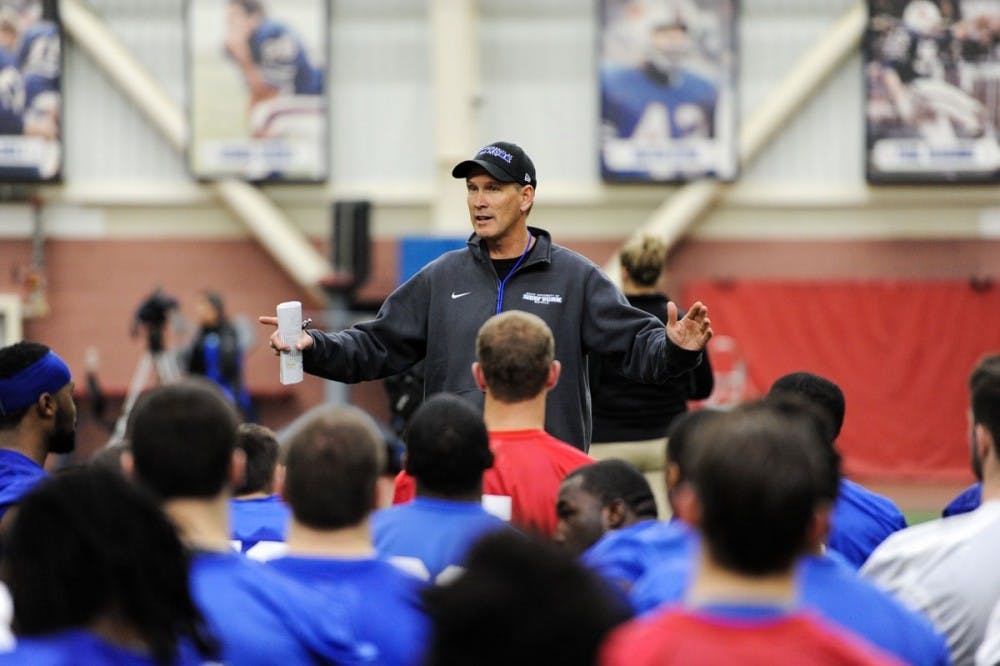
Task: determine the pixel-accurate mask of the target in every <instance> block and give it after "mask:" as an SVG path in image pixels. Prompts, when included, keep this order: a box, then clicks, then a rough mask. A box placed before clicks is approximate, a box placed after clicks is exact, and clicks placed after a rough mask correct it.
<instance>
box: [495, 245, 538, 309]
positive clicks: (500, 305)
mask: <svg viewBox="0 0 1000 666" xmlns="http://www.w3.org/2000/svg"><path fill="white" fill-rule="evenodd" d="M530 249H531V232H530V231H529V232H528V244H527V245H525V246H524V252H522V253H521V258H520V259H518V260H517V263H516V264H514V266H513V267H512V268H511V269H510V270H509V271H507V275H505V276H504V277H503V279H502V280H500V283H499V288H498V289H497V311H496V314H500V312H501V311H502V310H503V290H504V288H505V287H506V286H507V280H509V279H510V276H511V275H513V274H514V271H516V270H517V267H518V266H520V265H521V263H522V262H523V261H524V258H525V257H527V256H528V250H530Z"/></svg>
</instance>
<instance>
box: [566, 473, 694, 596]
mask: <svg viewBox="0 0 1000 666" xmlns="http://www.w3.org/2000/svg"><path fill="white" fill-rule="evenodd" d="M556 514H557V515H558V517H559V523H558V525H557V526H556V534H555V541H556V543H560V544H562V545H563V546H565V547H566V548H567V549H568V550H569V552H571V553H573V554H574V555H578V556H579V557H580V560H581V561H582V562H583V564H584V565H586V566H587V567H589V568H590V569H592V570H593V571H596V572H597V573H599V574H601V576H603V577H604V578H605V579H606V580H608V581H609V582H611V583H614V584H615V585H617V586H619V587H620V588H621V589H622V591H623V592H628V590H629V589H631V587H632V585H633V584H634V583H635V581H636V580H638V579H639V578H640V577H641V576H642V575H643V574H644V573H645V572H646V571H647V570H648V569H649V567H651V566H652V565H653V564H655V563H656V562H658V561H660V560H661V559H663V558H666V557H669V556H670V555H671V554H673V553H674V552H676V551H677V550H681V551H684V550H686V549H687V548H688V546H689V544H690V542H691V539H690V530H688V528H687V527H686V526H684V525H683V524H681V523H678V522H663V521H660V520H657V510H656V500H655V498H654V497H653V491H652V489H651V488H650V487H649V483H648V481H646V477H645V476H644V475H643V474H642V472H640V471H639V470H638V468H636V467H635V466H634V465H632V464H631V463H628V462H626V461H624V460H620V459H615V458H611V459H608V460H602V461H600V462H597V463H593V464H590V465H584V466H583V467H579V468H577V469H575V470H573V471H572V472H570V473H569V474H567V475H566V478H565V479H564V480H563V482H562V485H561V486H560V488H559V499H558V501H557V504H556Z"/></svg>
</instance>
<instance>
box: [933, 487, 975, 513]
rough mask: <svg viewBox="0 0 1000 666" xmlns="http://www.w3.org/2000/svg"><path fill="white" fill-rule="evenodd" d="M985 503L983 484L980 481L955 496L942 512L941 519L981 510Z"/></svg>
mask: <svg viewBox="0 0 1000 666" xmlns="http://www.w3.org/2000/svg"><path fill="white" fill-rule="evenodd" d="M982 503H983V484H982V482H980V481H977V482H976V483H973V484H972V485H971V486H969V487H968V488H966V489H965V490H963V491H962V492H960V493H959V494H957V495H955V497H953V498H952V500H951V501H950V502H948V504H947V505H946V506H945V507H944V509H943V510H942V511H941V517H942V518H947V517H948V516H957V515H959V514H961V513H969V512H970V511H975V510H976V509H978V508H979V505H980V504H982Z"/></svg>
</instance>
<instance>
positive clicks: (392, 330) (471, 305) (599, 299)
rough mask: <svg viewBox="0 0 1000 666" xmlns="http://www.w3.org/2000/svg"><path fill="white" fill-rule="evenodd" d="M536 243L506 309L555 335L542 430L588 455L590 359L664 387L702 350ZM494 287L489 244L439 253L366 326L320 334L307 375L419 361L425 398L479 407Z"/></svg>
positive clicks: (553, 248)
mask: <svg viewBox="0 0 1000 666" xmlns="http://www.w3.org/2000/svg"><path fill="white" fill-rule="evenodd" d="M529 230H530V231H531V233H532V234H533V235H534V236H535V239H536V241H535V246H534V247H533V248H532V250H531V253H530V254H529V255H528V257H527V259H526V260H525V262H524V263H523V264H522V265H521V266H520V267H519V268H518V269H517V270H516V271H515V272H514V273H513V274H512V275H511V276H510V278H509V279H508V282H507V284H506V287H505V289H504V295H503V303H502V304H500V305H501V307H502V309H503V310H523V311H526V312H531V313H533V314H536V315H538V316H539V317H541V318H542V319H543V320H545V322H546V323H547V324H548V325H549V327H550V328H551V329H552V333H553V336H554V337H555V354H556V358H557V359H558V360H559V361H560V363H561V364H562V375H561V378H560V380H559V383H558V385H557V386H556V387H555V388H554V389H553V390H552V391H551V392H549V395H548V400H547V403H546V418H545V429H546V430H547V431H548V432H549V433H550V434H552V435H554V436H555V437H557V438H559V439H561V440H563V441H565V442H567V443H569V444H572V445H573V446H576V447H578V448H581V449H583V450H586V449H587V448H588V447H589V446H590V430H591V428H590V390H589V387H588V379H587V355H588V354H590V353H591V352H597V353H600V354H601V355H602V356H610V357H613V358H615V359H619V360H620V368H621V371H622V373H623V374H624V375H625V376H626V377H629V378H631V379H634V380H635V381H640V382H646V383H663V382H665V381H667V380H668V379H669V378H670V377H672V376H676V375H678V374H680V373H682V372H685V371H687V370H690V369H691V368H693V367H695V366H696V365H697V364H698V363H699V362H700V360H701V352H696V351H688V350H685V349H681V348H679V347H677V346H675V345H674V344H672V343H671V342H670V341H669V340H668V339H667V337H666V333H665V331H664V327H663V324H662V323H661V322H660V321H659V320H658V319H657V318H656V317H654V316H652V315H650V314H648V313H646V312H643V311H642V310H639V309H637V308H634V307H632V306H631V305H629V304H628V301H626V300H625V297H624V296H623V295H622V293H621V292H620V291H619V290H618V288H617V287H615V286H614V284H612V282H611V281H610V280H609V279H608V278H607V276H606V275H604V273H602V272H601V270H600V268H598V267H597V265H595V264H594V263H593V262H592V261H590V260H589V259H586V258H584V257H582V256H581V255H579V254H577V253H575V252H572V251H570V250H567V249H566V248H563V247H560V246H558V245H556V244H554V243H552V239H551V237H550V236H549V234H548V232H546V231H543V230H541V229H536V228H533V227H529ZM498 291H499V280H498V279H497V274H496V271H495V270H494V268H493V263H492V261H491V260H490V257H489V253H488V251H487V249H486V246H485V244H482V243H480V239H479V237H478V236H476V235H475V234H473V235H472V236H471V237H470V238H469V241H468V246H467V247H466V248H465V249H461V250H454V251H452V252H448V253H446V254H443V255H441V256H440V257H438V258H437V259H435V260H434V261H432V262H431V263H429V264H428V265H427V266H425V267H424V268H423V269H421V270H420V272H418V273H417V274H416V275H414V276H413V277H412V278H410V279H409V280H408V281H407V282H405V283H404V284H402V285H400V286H399V287H398V288H397V289H396V290H395V291H394V292H392V294H390V295H389V297H388V298H387V299H386V300H385V302H384V303H383V305H382V308H381V309H380V310H379V312H378V315H377V316H376V317H375V319H373V320H372V321H368V322H364V323H361V324H358V325H356V326H354V327H353V328H350V329H347V330H344V331H340V332H335V333H324V332H322V331H316V330H311V331H309V334H310V335H311V336H312V338H313V341H314V342H315V345H314V346H313V347H312V348H310V349H309V350H307V351H306V353H305V354H304V355H303V361H304V367H305V370H306V372H308V373H310V374H314V375H319V376H321V377H326V378H327V379H333V380H336V381H341V382H348V383H350V382H358V381H364V380H371V379H379V378H382V377H387V376H389V375H393V374H396V373H399V372H402V371H403V370H406V369H407V368H409V367H410V366H411V365H413V364H414V363H416V362H417V361H419V360H421V359H424V360H425V364H424V393H425V395H432V394H434V393H439V392H442V391H448V392H450V393H456V394H459V395H463V396H466V397H468V398H469V399H471V400H473V401H474V402H475V403H477V404H479V405H482V403H483V396H482V393H481V392H480V391H479V388H478V387H477V386H476V384H475V381H474V380H473V378H472V371H471V369H470V368H471V365H472V362H473V361H474V360H475V357H476V354H475V350H476V334H477V332H478V331H479V327H480V326H482V325H483V323H484V322H485V321H486V320H487V319H489V318H490V317H491V316H492V315H494V314H495V313H496V309H497V294H498Z"/></svg>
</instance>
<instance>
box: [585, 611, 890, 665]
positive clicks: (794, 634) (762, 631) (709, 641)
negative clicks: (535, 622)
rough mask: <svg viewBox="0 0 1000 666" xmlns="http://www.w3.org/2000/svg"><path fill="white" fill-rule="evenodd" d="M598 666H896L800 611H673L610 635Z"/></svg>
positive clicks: (856, 639) (627, 625) (858, 642)
mask: <svg viewBox="0 0 1000 666" xmlns="http://www.w3.org/2000/svg"><path fill="white" fill-rule="evenodd" d="M599 663H600V666H653V665H654V664H655V665H656V666H673V665H677V666H681V665H683V666H730V665H731V664H740V665H741V666H775V665H776V664H795V665H796V666H889V665H892V666H901V662H899V661H897V660H896V659H895V658H894V657H892V656H891V655H888V654H886V653H884V652H881V651H879V650H877V649H876V648H874V647H872V646H870V645H868V644H867V643H865V642H863V641H862V640H861V639H859V638H856V637H854V636H853V635H851V634H847V633H845V632H844V631H843V630H842V629H837V628H835V627H831V626H830V625H828V624H827V623H826V622H825V621H823V620H822V619H820V618H818V617H815V616H813V615H810V614H808V613H803V612H794V613H782V614H777V615H773V616H771V617H760V618H745V617H733V616H728V615H717V614H715V613H712V612H709V611H703V610H690V609H685V608H682V607H679V606H674V607H671V608H669V609H666V610H664V611H661V612H659V613H657V614H655V615H653V616H651V617H649V618H645V619H639V620H633V621H632V622H629V623H627V624H625V625H622V626H621V627H619V628H618V629H617V630H615V631H614V632H612V633H611V635H610V636H609V637H608V639H607V640H606V641H605V643H604V645H603V646H602V648H601V656H600V661H599Z"/></svg>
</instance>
